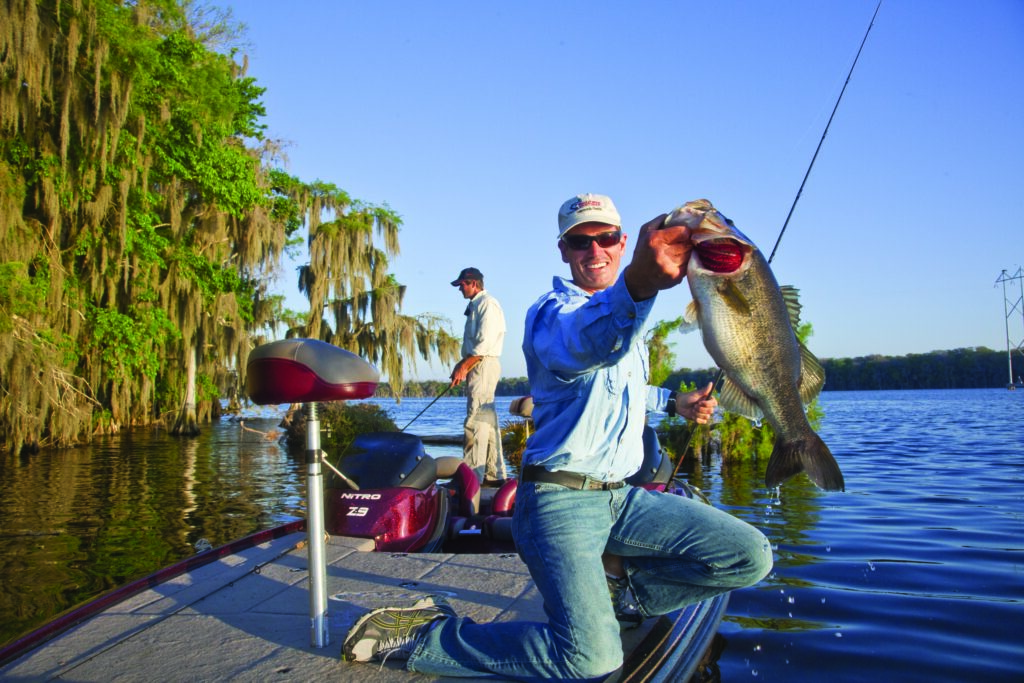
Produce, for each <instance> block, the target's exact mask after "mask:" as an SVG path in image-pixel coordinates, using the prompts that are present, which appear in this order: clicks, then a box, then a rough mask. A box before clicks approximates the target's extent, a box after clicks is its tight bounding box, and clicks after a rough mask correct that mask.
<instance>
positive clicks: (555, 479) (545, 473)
mask: <svg viewBox="0 0 1024 683" xmlns="http://www.w3.org/2000/svg"><path fill="white" fill-rule="evenodd" d="M519 481H521V482H528V481H536V482H540V483H543V484H557V485H558V486H564V487H566V488H569V489H576V490H577V491H612V490H615V489H621V488H622V487H623V486H625V485H626V482H624V481H601V480H600V479H591V478H590V477H588V476H587V475H585V474H578V473H576V472H566V471H564V470H559V471H557V472H552V471H551V470H548V469H545V468H543V467H541V466H540V465H528V466H526V467H524V468H523V471H522V473H521V474H520V475H519Z"/></svg>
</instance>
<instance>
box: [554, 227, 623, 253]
mask: <svg viewBox="0 0 1024 683" xmlns="http://www.w3.org/2000/svg"><path fill="white" fill-rule="evenodd" d="M621 240H622V231H621V230H614V231H612V232H602V233H601V234H600V235H563V236H562V241H563V242H565V246H567V247H569V248H570V249H572V250H573V251H586V250H588V249H590V245H591V244H593V243H594V242H597V246H599V247H601V248H602V249H610V248H611V247H614V246H615V245H616V244H618V243H619V242H620V241H621Z"/></svg>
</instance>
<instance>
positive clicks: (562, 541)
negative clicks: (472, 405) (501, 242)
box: [342, 194, 772, 681]
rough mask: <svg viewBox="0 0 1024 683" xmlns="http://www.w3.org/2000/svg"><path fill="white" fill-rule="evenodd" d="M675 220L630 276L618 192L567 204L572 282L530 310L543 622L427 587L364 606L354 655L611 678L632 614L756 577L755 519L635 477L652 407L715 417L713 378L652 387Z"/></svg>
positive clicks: (679, 238)
mask: <svg viewBox="0 0 1024 683" xmlns="http://www.w3.org/2000/svg"><path fill="white" fill-rule="evenodd" d="M665 218H666V216H665V215H664V214H663V215H661V216H658V217H657V218H655V219H654V220H652V221H650V222H648V223H647V224H645V225H644V226H643V227H642V228H640V233H639V235H638V238H637V245H636V247H635V248H634V250H633V255H632V259H631V261H630V263H629V265H627V266H626V267H625V269H624V270H623V273H622V275H621V276H620V275H619V273H618V270H619V263H620V260H621V259H622V255H623V253H624V251H625V247H626V239H627V237H626V235H625V234H624V233H623V232H622V229H621V221H620V219H619V214H618V212H617V211H616V209H615V206H614V205H613V204H612V201H611V199H609V198H608V197H605V196H603V195H594V194H586V195H578V196H576V197H573V198H572V199H570V200H568V201H567V202H565V203H564V204H563V205H562V207H561V209H560V210H559V213H558V224H559V227H558V248H559V250H560V252H561V255H562V261H563V262H565V263H567V264H568V265H569V271H570V273H571V275H572V278H571V279H565V278H561V277H555V278H554V288H553V289H552V291H550V292H548V293H547V294H545V295H544V296H542V297H541V298H540V299H539V300H538V301H537V302H536V303H535V304H533V306H532V307H531V308H530V310H529V311H528V312H527V315H526V331H525V338H524V341H523V352H524V353H525V355H526V363H527V371H528V373H529V380H530V391H531V394H532V396H533V400H534V409H533V421H534V425H535V431H534V433H533V435H532V436H531V437H530V440H529V442H528V443H527V447H526V451H525V452H524V454H523V468H522V473H521V475H520V485H519V488H518V491H517V494H516V502H515V512H514V518H513V535H514V537H515V542H516V548H517V550H518V552H519V555H520V557H521V558H522V560H523V562H524V563H525V564H526V566H527V568H528V569H529V570H530V576H531V577H532V578H533V581H534V582H535V583H536V585H537V589H538V590H539V591H540V594H541V595H542V596H543V598H544V610H545V612H546V613H547V617H548V622H547V623H546V624H545V623H532V622H508V623H490V624H477V623H475V622H473V621H472V620H471V619H468V618H464V617H462V618H460V617H458V616H456V615H455V613H454V611H453V610H452V609H451V607H450V606H448V605H447V604H446V603H445V602H444V600H443V598H441V597H427V598H425V599H423V600H421V601H420V602H419V603H417V604H415V605H412V606H409V607H404V608H384V609H378V610H374V611H372V612H370V613H368V614H366V615H365V616H363V617H362V618H361V619H360V620H359V621H358V622H356V624H355V626H353V628H352V630H351V631H350V632H349V634H348V636H347V637H346V639H345V642H344V644H343V646H342V657H343V658H344V659H346V660H355V661H370V660H374V659H376V660H385V659H387V658H389V657H390V658H392V659H406V660H407V664H406V667H407V669H408V670H409V671H418V672H422V673H429V674H435V675H441V676H465V677H473V676H480V675H482V674H491V675H494V676H497V677H501V678H506V679H516V680H529V681H538V680H565V679H584V680H586V679H600V678H602V677H604V676H605V675H607V674H609V673H611V672H613V671H615V670H616V669H618V668H619V667H621V666H622V643H621V636H620V628H621V625H622V623H623V622H625V623H628V622H630V621H634V620H635V619H637V618H639V619H642V618H644V617H649V616H655V615H660V614H667V613H669V612H672V611H674V610H677V609H679V608H681V607H684V606H686V605H689V604H692V603H695V602H698V601H700V600H704V599H706V598H710V597H712V596H714V595H717V594H719V593H724V592H728V591H731V590H735V589H738V588H743V587H746V586H750V585H753V584H755V583H757V582H758V581H760V580H761V579H762V578H764V577H765V576H766V575H767V574H768V572H769V571H770V570H771V567H772V551H771V547H770V545H769V543H768V539H767V538H765V536H764V535H763V534H762V533H761V532H760V531H758V530H757V529H755V528H754V527H752V526H750V525H749V524H746V523H745V522H742V521H740V520H738V519H736V518H735V517H733V516H731V515H729V514H728V513H726V512H723V511H721V510H717V509H715V508H713V507H712V506H710V505H706V504H704V503H702V502H698V501H693V500H689V499H687V498H684V497H682V496H677V495H673V494H666V493H658V492H652V491H647V490H645V489H643V488H634V487H632V486H630V485H628V484H626V483H625V482H624V480H625V479H626V478H627V477H629V476H630V475H631V474H633V473H634V472H636V471H637V470H638V469H639V468H640V465H641V463H642V460H643V443H642V437H641V433H642V429H643V425H644V420H645V415H646V411H647V410H667V411H668V412H669V414H678V415H682V416H684V417H686V418H688V419H690V420H693V421H695V422H698V423H705V422H707V421H708V420H709V419H710V417H711V414H712V412H713V410H714V407H715V405H716V401H715V399H714V397H712V396H711V395H710V394H711V387H710V385H709V386H708V387H706V388H704V389H702V390H699V391H693V392H688V393H679V394H670V393H669V392H668V391H667V390H665V389H660V388H656V387H649V386H647V380H648V362H647V351H646V348H645V346H644V343H643V327H644V324H645V322H646V320H647V317H648V315H649V314H650V312H651V308H652V306H653V304H654V300H655V297H656V295H657V293H658V292H659V291H661V290H664V289H669V288H671V287H675V286H676V285H678V284H679V283H680V282H682V280H683V278H684V277H685V276H686V265H687V261H688V259H689V257H690V250H691V247H692V244H691V241H690V234H689V230H688V229H687V228H686V227H683V226H664V225H663V223H664V221H665ZM602 594H604V595H609V594H610V599H597V598H596V596H599V595H602Z"/></svg>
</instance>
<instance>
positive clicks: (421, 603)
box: [341, 595, 455, 662]
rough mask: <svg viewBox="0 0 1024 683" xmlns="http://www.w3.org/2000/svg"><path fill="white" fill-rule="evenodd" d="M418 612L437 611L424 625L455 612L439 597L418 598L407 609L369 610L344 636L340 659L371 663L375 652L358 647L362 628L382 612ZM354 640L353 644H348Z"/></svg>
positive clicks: (380, 608)
mask: <svg viewBox="0 0 1024 683" xmlns="http://www.w3.org/2000/svg"><path fill="white" fill-rule="evenodd" d="M419 610H438V613H437V614H436V615H435V616H434V617H432V618H430V619H428V620H427V621H426V622H424V623H430V622H432V621H434V620H436V619H440V618H441V617H454V616H455V611H454V610H453V609H452V608H451V605H449V604H448V602H447V601H446V600H445V599H444V598H443V597H442V596H439V595H428V596H426V597H424V598H420V599H419V600H417V601H416V602H415V603H413V604H412V605H410V606H408V607H379V608H377V609H373V610H370V611H369V612H367V613H366V614H364V615H363V616H361V617H359V619H358V620H356V623H355V624H353V625H352V628H350V629H349V631H348V633H347V634H346V635H345V640H344V641H343V643H342V646H341V659H342V661H346V662H369V661H372V660H373V658H374V657H375V656H376V654H377V653H376V652H375V651H374V652H367V651H366V650H365V649H362V648H360V647H359V645H360V644H361V643H362V640H360V639H359V635H360V632H361V630H362V628H363V626H364V625H365V624H366V623H367V622H368V621H370V620H371V619H373V618H374V617H375V616H377V615H378V614H380V613H382V612H416V611H419ZM352 640H354V641H355V642H352V643H350V641H352Z"/></svg>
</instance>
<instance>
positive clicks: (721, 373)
mask: <svg viewBox="0 0 1024 683" xmlns="http://www.w3.org/2000/svg"><path fill="white" fill-rule="evenodd" d="M881 8H882V0H878V4H877V5H876V6H875V13H874V14H872V15H871V23H869V24H868V28H867V30H866V31H865V32H864V37H863V38H862V39H861V41H860V47H859V48H857V54H856V55H855V56H854V58H853V64H851V65H850V70H849V72H848V73H847V74H846V81H845V82H844V83H843V87H842V89H841V90H840V91H839V97H837V98H836V103H835V105H834V106H833V107H832V114H830V115H829V117H828V121H827V122H826V123H825V130H824V131H822V133H821V139H819V140H818V146H817V148H815V150H814V155H813V156H812V157H811V163H810V164H808V165H807V171H806V172H805V173H804V179H803V180H802V181H800V187H799V188H798V189H797V191H796V196H795V197H794V198H793V204H792V205H791V206H790V207H789V213H788V214H786V220H785V221H784V222H783V224H782V229H781V230H780V231H779V236H778V238H777V239H776V240H775V246H774V247H772V253H771V255H770V256H769V257H768V263H769V264H770V263H771V262H772V259H774V258H775V252H776V251H778V248H779V243H780V242H782V236H783V235H784V234H785V233H786V228H787V227H788V226H789V219H790V218H792V217H793V211H794V210H795V209H796V205H797V202H799V201H800V195H802V194H803V192H804V185H806V184H807V178H808V177H810V175H811V169H812V168H814V162H815V161H817V159H818V152H820V151H821V146H822V145H823V144H825V136H827V135H828V129H829V126H831V125H832V119H834V118H835V116H836V111H838V110H839V103H840V102H842V100H843V94H844V93H845V92H846V86H848V85H849V84H850V78H851V77H852V76H853V70H854V68H856V66H857V61H858V60H859V59H860V53H861V52H863V51H864V44H865V43H867V42H868V35H869V34H870V33H871V28H872V27H873V26H874V25H875V18H876V17H878V10H880V9H881ZM723 377H725V370H723V369H722V368H719V369H718V373H717V374H716V375H715V380H714V382H712V383H711V390H710V391H709V392H708V393H707V394H706V396H710V395H711V394H713V393H714V391H715V389H717V388H718V386H719V385H720V384H721V383H722V378H723ZM696 431H697V426H696V425H694V427H693V428H692V429H691V430H690V434H689V436H688V437H687V438H686V445H685V446H683V451H682V455H680V456H679V459H678V461H677V462H676V467H675V469H674V470H673V471H672V477H671V479H669V481H671V480H672V479H675V478H676V475H677V474H679V467H680V466H681V465H682V464H683V457H684V456H685V455H686V451H688V450H689V449H690V442H692V441H693V434H694V432H696Z"/></svg>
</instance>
